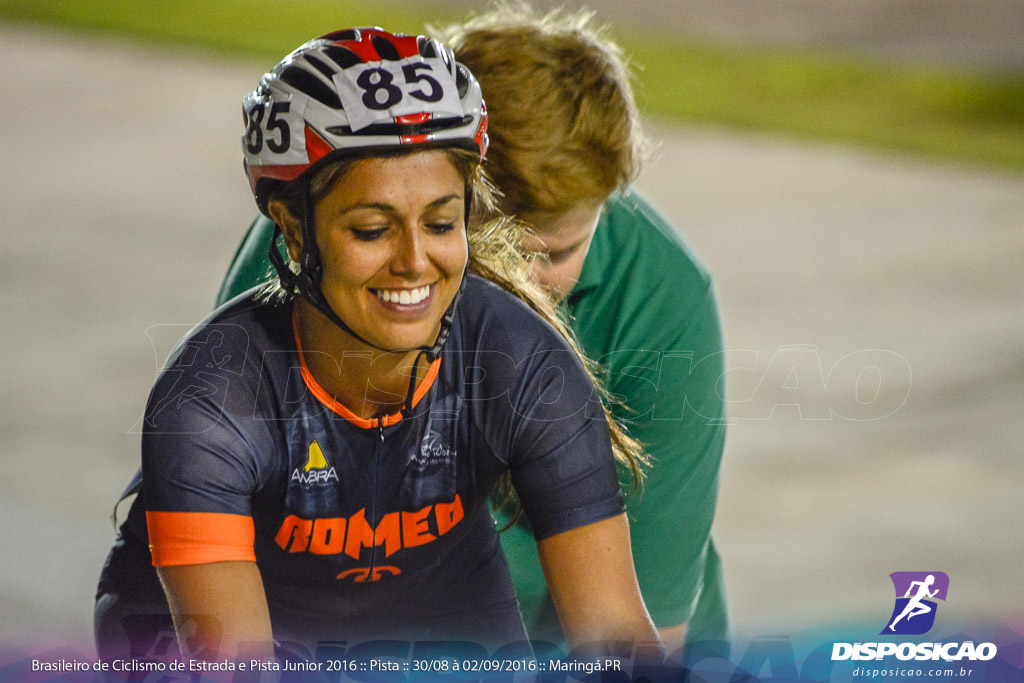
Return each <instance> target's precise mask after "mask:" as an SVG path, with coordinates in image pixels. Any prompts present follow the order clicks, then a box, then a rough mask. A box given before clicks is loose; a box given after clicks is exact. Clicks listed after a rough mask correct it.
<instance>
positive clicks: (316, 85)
mask: <svg viewBox="0 0 1024 683" xmlns="http://www.w3.org/2000/svg"><path fill="white" fill-rule="evenodd" d="M281 80H282V81H284V82H285V83H287V84H288V85H290V86H292V87H293V88H295V89H296V90H298V91H299V92H301V93H305V94H306V95H309V96H310V97H312V98H313V99H314V100H317V101H319V102H321V103H322V104H325V105H326V106H328V107H330V108H332V109H341V108H342V106H341V100H340V99H338V93H336V92H334V90H332V89H331V88H330V87H328V86H327V85H325V84H324V82H323V81H321V80H320V79H319V78H317V77H316V76H315V75H313V74H311V73H310V72H308V71H306V70H305V69H303V68H302V67H299V66H289V67H288V68H287V69H285V70H284V71H283V72H281Z"/></svg>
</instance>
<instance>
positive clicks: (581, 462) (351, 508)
mask: <svg viewBox="0 0 1024 683" xmlns="http://www.w3.org/2000/svg"><path fill="white" fill-rule="evenodd" d="M243 106H244V111H245V116H246V126H247V127H246V132H245V135H244V137H243V152H244V155H245V167H246V171H247V174H248V177H249V180H250V184H251V187H252V189H253V193H254V195H255V197H256V202H257V204H258V206H259V208H260V210H261V211H263V212H264V213H265V214H266V215H268V216H270V217H271V218H272V219H273V220H274V222H275V224H276V228H277V230H278V232H279V233H280V234H281V235H283V242H284V246H285V248H286V251H287V256H288V258H287V260H286V259H285V258H284V257H283V256H282V255H281V254H280V252H279V250H278V247H277V242H278V241H279V240H278V239H277V237H276V235H275V240H274V246H273V247H272V249H271V259H272V260H273V261H274V262H275V266H276V268H277V271H278V280H277V282H276V283H275V285H274V286H273V287H272V288H270V289H269V290H268V289H258V290H252V291H250V292H248V293H246V294H244V295H242V296H239V297H237V298H236V299H234V300H233V301H231V302H229V303H228V304H226V305H225V306H223V307H221V308H220V309H218V310H217V311H216V312H215V313H214V314H213V315H212V316H211V317H210V318H209V319H207V320H206V321H204V322H203V323H201V324H200V325H199V326H198V327H197V328H196V329H195V330H193V331H192V332H191V333H190V334H189V335H188V336H187V337H186V338H185V339H184V340H183V341H182V342H181V343H180V345H179V347H178V349H177V350H176V352H175V353H174V354H172V357H171V359H170V360H169V361H168V364H167V367H166V368H165V370H164V371H163V373H162V374H161V375H160V377H159V378H158V379H157V382H156V384H155V386H154V388H153V391H152V394H151V396H150V399H149V403H148V405H147V409H146V418H145V428H144V434H143V440H142V469H141V471H140V474H139V475H137V478H136V482H135V485H134V486H132V487H130V490H138V493H139V495H138V497H137V498H136V499H135V501H134V503H133V504H132V507H131V510H130V512H129V514H128V516H127V518H126V520H125V522H124V524H123V525H122V527H121V529H120V534H119V536H118V540H117V542H116V544H115V546H114V548H113V550H112V551H111V553H110V556H109V558H108V560H107V563H106V565H105V567H104V570H103V574H102V576H101V580H100V586H99V593H98V599H97V607H96V635H97V642H98V646H99V651H100V655H101V656H103V657H115V656H123V655H125V654H142V653H145V652H146V651H147V648H148V647H149V646H148V645H147V639H149V640H152V636H153V635H154V634H156V633H158V632H159V631H160V630H161V629H167V628H169V621H170V619H171V616H170V615H174V616H173V619H174V622H175V624H174V625H175V628H176V630H177V635H178V640H179V643H180V644H181V647H182V650H183V651H185V652H186V653H188V654H190V655H192V656H196V655H197V654H198V655H199V656H204V657H212V656H216V655H217V654H220V655H226V656H234V655H236V654H239V649H238V648H239V645H240V644H248V645H247V646H246V647H247V648H252V649H250V650H249V653H250V654H251V653H252V652H255V653H257V654H262V655H264V656H266V655H269V654H270V653H271V651H272V650H271V649H270V648H271V643H272V641H273V640H274V639H283V640H292V641H299V642H303V643H306V644H310V645H315V643H317V642H318V641H322V640H338V639H344V640H347V641H349V642H353V641H359V640H371V639H380V638H404V639H413V640H439V639H441V640H444V639H458V640H469V641H475V642H478V643H481V644H483V645H485V646H487V647H498V646H501V645H503V644H507V643H511V642H515V641H520V640H523V639H525V632H524V629H523V625H522V620H521V617H520V615H519V611H518V607H517V604H516V600H515V595H514V593H513V589H512V584H511V581H510V578H509V573H508V568H507V565H506V563H505V559H504V556H503V555H502V553H501V549H500V545H499V543H498V534H497V530H496V528H495V524H494V521H493V519H492V517H491V515H490V509H489V507H488V499H489V497H490V496H491V495H492V493H493V491H494V490H495V487H496V485H497V484H498V482H499V480H501V479H502V477H504V476H505V475H506V474H507V475H510V478H511V482H512V484H513V486H514V488H515V491H516V493H517V495H518V498H519V500H520V501H521V504H522V508H523V510H524V512H525V514H526V516H527V518H528V519H529V522H530V524H531V526H532V529H533V532H534V535H535V537H536V539H537V548H538V554H539V556H540V559H541V563H542V565H543V567H544V572H545V576H546V579H547V582H548V584H549V587H550V592H551V595H552V597H553V599H554V604H555V606H556V609H557V611H558V615H559V618H560V620H561V622H562V625H563V627H564V629H565V632H566V634H567V635H568V638H569V640H570V643H572V644H580V643H585V642H591V641H596V640H627V641H634V642H636V641H656V640H657V635H656V633H655V631H654V630H653V626H652V624H651V621H650V618H649V616H648V614H647V611H646V608H645V607H644V605H643V602H642V600H641V597H640V592H639V589H638V588H637V584H636V578H635V574H634V570H633V566H632V560H631V556H630V550H629V532H628V527H627V524H626V520H625V516H624V514H623V510H624V507H623V502H622V497H621V494H620V491H619V484H618V481H617V476H616V471H615V465H614V459H615V457H619V458H621V459H624V460H627V461H629V460H631V459H634V458H636V457H637V456H638V451H637V450H636V447H635V445H634V444H632V443H631V442H630V441H629V440H628V439H626V438H625V437H624V436H622V434H621V433H620V432H619V431H618V430H617V428H616V427H615V426H614V424H613V423H610V422H609V421H608V420H607V419H606V411H604V409H603V407H602V406H601V404H600V402H599V401H597V400H596V399H595V398H594V397H595V393H594V385H593V384H592V381H591V378H590V376H589V375H588V372H587V370H586V368H585V367H584V364H583V363H582V362H581V360H580V358H579V356H578V354H577V353H576V352H575V351H574V347H573V346H572V345H571V344H570V343H569V342H568V341H567V340H566V338H565V336H564V334H560V333H559V332H560V331H563V330H564V328H562V327H561V325H560V324H559V323H558V321H557V319H556V318H555V317H554V316H553V315H552V313H551V310H552V309H551V305H550V304H549V303H546V300H545V299H544V298H543V297H542V296H540V295H539V294H538V291H539V290H536V289H534V288H533V286H531V285H530V284H529V281H528V276H529V263H527V262H525V261H523V259H522V257H520V256H518V254H517V252H516V250H515V244H516V243H517V241H518V239H519V237H518V236H517V235H516V234H514V233H513V232H511V231H512V230H513V227H512V226H511V225H510V224H509V223H507V222H504V223H503V222H490V223H487V224H482V225H467V223H468V222H469V218H470V213H471V211H470V208H471V204H472V202H477V203H487V202H489V201H490V199H489V195H488V194H487V191H488V190H487V188H488V186H487V183H486V182H485V181H484V179H483V177H482V174H481V170H480V161H481V159H482V157H483V155H484V153H485V152H486V147H487V136H486V129H487V115H486V108H485V107H484V104H483V101H482V98H481V95H480V89H479V86H478V85H477V82H476V80H475V79H474V78H473V76H472V74H470V73H469V71H468V70H467V69H466V68H465V67H463V66H462V65H460V64H457V63H456V62H455V60H454V57H453V55H452V53H451V51H450V50H449V49H447V48H446V47H444V46H443V45H441V44H440V43H439V42H437V41H435V40H433V39H430V38H427V37H424V36H419V37H415V36H402V35H392V34H389V33H387V32H384V31H382V30H380V29H349V30H345V31H338V32H335V33H331V34H328V35H326V36H323V37H321V38H318V39H316V40H313V41H310V42H309V43H306V44H305V45H303V46H301V47H300V48H298V49H297V50H296V51H295V52H293V53H292V54H290V55H289V56H288V57H286V58H285V59H284V60H283V61H282V62H281V63H280V64H278V65H277V66H276V67H275V68H274V69H273V70H272V71H271V72H270V73H268V74H266V75H265V76H264V77H263V79H262V80H261V82H260V84H259V86H258V87H257V88H256V89H255V90H254V91H253V92H252V93H251V94H249V95H248V96H247V97H246V98H245V101H244V105H243ZM480 274H482V275H484V276H485V277H480V276H479V275H480ZM495 282H497V283H499V284H500V285H501V286H498V285H497V284H495ZM510 291H511V292H512V293H510ZM513 294H515V295H517V296H514V295H513ZM538 313H540V314H541V315H538ZM542 316H544V317H546V318H547V321H545V320H544V319H543V317H542ZM154 567H155V570H154ZM158 579H159V580H158ZM253 643H255V644H257V645H255V646H254V645H252V644H253Z"/></svg>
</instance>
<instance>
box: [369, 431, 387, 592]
mask: <svg viewBox="0 0 1024 683" xmlns="http://www.w3.org/2000/svg"><path fill="white" fill-rule="evenodd" d="M377 436H379V437H380V438H379V439H378V440H377V446H376V448H374V449H373V450H374V453H373V513H372V514H371V516H370V519H371V520H372V521H373V528H374V530H376V528H377V525H378V524H380V519H378V516H379V514H380V511H379V510H378V505H377V501H378V500H379V499H380V459H381V452H382V451H383V449H384V423H383V421H382V420H381V418H379V417H378V418H377ZM372 543H373V544H372V545H371V546H370V576H373V571H374V569H376V567H377V538H376V532H375V533H374V538H373V541H372Z"/></svg>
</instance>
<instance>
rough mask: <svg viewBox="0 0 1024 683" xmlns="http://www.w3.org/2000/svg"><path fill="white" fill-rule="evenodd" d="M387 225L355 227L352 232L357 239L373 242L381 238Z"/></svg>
mask: <svg viewBox="0 0 1024 683" xmlns="http://www.w3.org/2000/svg"><path fill="white" fill-rule="evenodd" d="M386 229H387V228H386V227H353V228H352V234H353V236H354V237H355V239H356V240H360V241H361V242H373V241H374V240H376V239H378V238H380V237H381V236H382V234H384V231H385V230H386Z"/></svg>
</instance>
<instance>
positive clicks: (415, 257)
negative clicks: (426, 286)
mask: <svg viewBox="0 0 1024 683" xmlns="http://www.w3.org/2000/svg"><path fill="white" fill-rule="evenodd" d="M427 264H428V259H427V252H426V248H425V245H424V243H423V239H422V237H421V235H420V234H419V230H416V229H406V230H403V231H402V234H401V236H400V237H399V238H398V240H396V243H395V253H394V254H393V255H392V257H391V272H392V273H393V274H395V275H400V276H402V277H405V278H408V279H410V280H412V279H415V278H417V277H419V276H420V275H422V274H423V272H424V271H425V270H426V269H427Z"/></svg>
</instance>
